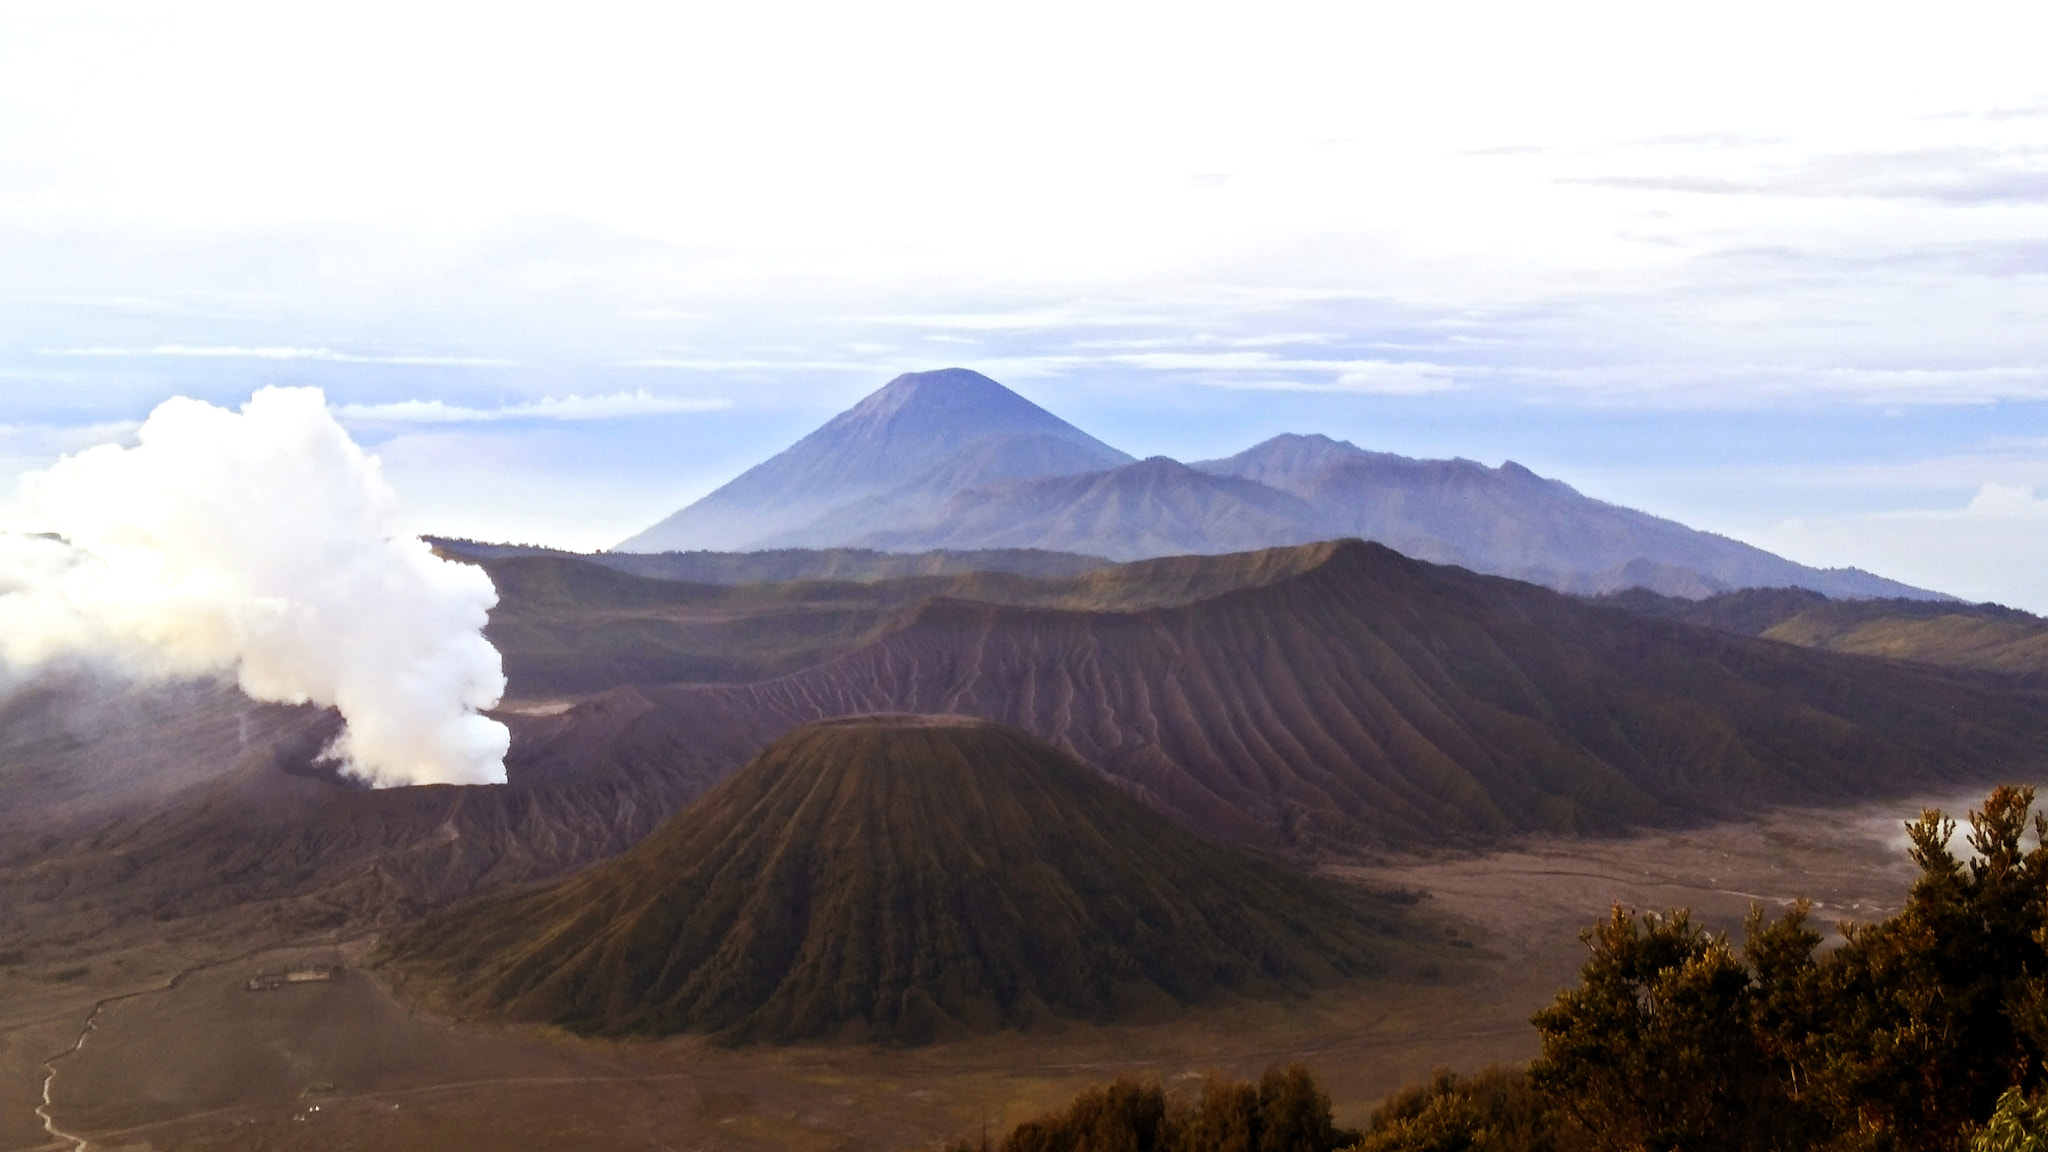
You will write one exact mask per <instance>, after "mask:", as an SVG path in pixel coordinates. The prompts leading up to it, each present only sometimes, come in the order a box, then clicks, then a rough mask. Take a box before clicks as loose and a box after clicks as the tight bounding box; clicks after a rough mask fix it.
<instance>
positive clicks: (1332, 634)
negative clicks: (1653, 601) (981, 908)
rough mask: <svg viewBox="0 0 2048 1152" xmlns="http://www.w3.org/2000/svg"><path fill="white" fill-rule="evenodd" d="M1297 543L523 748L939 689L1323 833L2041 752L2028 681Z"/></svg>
mask: <svg viewBox="0 0 2048 1152" xmlns="http://www.w3.org/2000/svg"><path fill="white" fill-rule="evenodd" d="M1312 547H1314V548H1315V549H1316V550H1315V551H1314V552H1312V553H1308V555H1310V556H1312V557H1313V558H1315V559H1316V560H1317V561H1318V562H1317V563H1314V564H1313V565H1312V566H1309V567H1307V568H1306V570H1303V571H1300V572H1298V573H1297V574H1295V575H1292V576H1288V577H1285V578H1281V579H1277V580H1274V581H1272V582H1271V583H1267V584H1263V585H1258V586H1253V587H1245V588H1241V589H1239V590H1237V591H1232V592H1227V593H1225V594H1223V595H1220V596H1216V597H1214V598H1211V599H1206V600H1201V601H1198V602H1195V603H1189V604H1182V605H1177V606H1172V607H1161V608H1151V609H1145V610H1142V611H1132V612H1086V611H1072V610H1060V609H1049V608H1032V607H1016V606H1005V605H992V604H986V603H968V602H962V601H957V600H941V601H936V602H933V603H931V604H929V605H927V606H925V607H924V608H923V609H922V610H921V611H920V612H919V614H918V615H917V616H916V618H915V619H914V620H913V621H912V622H911V623H910V624H908V625H907V626H906V627H904V628H902V629H901V630H899V631H896V632H894V633H892V634H891V635H889V636H887V637H885V638H883V639H880V640H878V641H877V642H876V643H874V644H871V645H869V646H868V647H865V648H863V649H861V650H859V651H857V652H853V653H851V654H848V655H846V656H843V657H840V658H838V659H835V660H832V661H830V662H828V663H825V664H821V665H819V666H817V667H813V668H809V669H805V670H803V671H801V672H797V673H795V674H792V675H790V676H786V677H782V678H780V679H775V680H770V681H765V682H761V683H757V684H747V685H730V686H715V687H709V686H707V687H681V686H676V687H665V688H643V689H636V690H633V691H632V692H629V693H622V694H618V695H616V696H610V695H608V696H602V697H599V698H597V699H595V700H593V701H591V702H590V703H589V704H587V705H584V706H582V707H579V708H576V709H572V710H570V711H569V712H566V713H564V714H562V715H559V716H554V717H548V718H543V719H536V720H535V721H533V722H531V723H530V724H529V725H528V726H527V727H526V728H525V730H524V731H523V732H522V737H521V740H520V742H519V746H518V750H517V754H516V763H515V771H516V772H518V773H519V774H520V775H521V776H522V777H523V778H526V779H530V780H568V779H573V778H576V777H578V776H582V775H584V774H588V773H597V774H608V773H615V774H618V775H622V776H626V777H633V778H646V779H652V778H656V777H668V776H672V775H674V774H675V773H678V772H683V773H686V774H689V775H692V776H696V777H700V778H702V777H715V776H717V775H719V774H720V773H722V772H723V771H728V770H730V767H731V766H735V765H737V764H740V763H743V762H744V761H745V760H746V759H747V758H749V757H750V756H752V755H753V754H754V753H755V752H757V751H758V750H759V749H760V748H762V747H764V746H765V745H766V744H767V743H768V742H769V741H770V740H772V739H773V738H774V737H775V736H777V735H779V734H780V733H782V732H783V731H786V730H788V729H789V728H791V727H793V726H795V725H797V724H801V723H805V722H809V721H812V720H817V719H822V718H826V717H831V716H838V715H849V714H856V713H862V712H882V711H911V712H928V713H959V714H964V715H973V716H980V717H985V718H988V719H992V720H997V721H1000V722H1002V723H1006V724H1011V725H1015V726H1016V727H1019V728H1022V729H1024V730H1026V731H1030V732H1033V733H1035V734H1037V735H1039V736H1041V737H1044V738H1046V739H1048V740H1051V741H1052V742H1053V743H1054V744H1056V745H1058V746H1059V747H1061V748H1063V749H1065V750H1066V751H1068V752H1071V753H1073V754H1074V755H1077V756H1079V757H1080V758H1082V759H1083V760H1086V761H1087V762H1089V763H1091V764H1094V765H1096V766H1097V767H1099V768H1101V769H1103V770H1104V771H1106V772H1108V773H1110V774H1111V775H1113V776H1117V777H1119V778H1122V779H1123V780H1125V781H1127V782H1128V783H1129V784H1131V785H1133V786H1135V787H1137V788H1138V789H1140V790H1141V791H1142V792H1143V793H1144V794H1145V795H1146V796H1147V797H1148V798H1149V799H1150V800H1151V801H1152V802H1153V803H1155V804H1156V805H1158V806H1159V807H1160V808H1161V809H1163V810H1165V811H1166V812H1168V813H1170V814H1172V815H1174V816H1175V817H1177V818H1178V819H1180V820H1182V821H1183V822H1184V823H1186V824H1188V825H1189V826H1191V827H1195V828H1199V829H1203V830H1206V831H1209V832H1211V833H1215V834H1219V835H1223V836H1226V837H1232V838H1237V839H1241V840H1246V841H1253V842H1284V843H1290V844H1293V845H1295V846H1298V847H1301V848H1306V849H1314V848H1316V847H1318V846H1335V845H1360V844H1417V843H1441V842H1445V841H1450V842H1476V841H1478V840H1483V839H1485V838H1488V837H1492V836H1497V835H1500V834H1504V833H1510V832H1515V831H1523V830H1534V829H1553V830H1558V831H1590V830H1597V829H1603V828H1614V827H1619V826H1622V825H1625V824H1628V823H1632V822H1638V821H1644V820H1652V819H1659V818H1668V817H1672V816H1679V815H1687V814H1698V813H1703V812H1709V813H1710V812H1718V811H1726V810H1731V809H1734V808H1737V807H1740V806H1743V805H1749V804H1755V803H1760V802H1765V801H1769V800H1774V799H1794V798H1799V799H1826V798H1838V797H1845V796H1850V795H1860V794H1865V793H1868V792H1869V791H1871V790H1883V789H1899V788H1904V787H1908V786H1911V785H1914V784H1918V783H1924V782H1927V781H1929V780H1936V779H1946V778H1952V777H1962V776H1971V775H1978V774H1983V773H1989V772H1993V771H2011V770H2014V769H2016V768H2018V767H2021V766H2028V767H2031V766H2032V765H2035V764H2038V763H2039V762H2040V760H2041V759H2042V757H2043V756H2044V754H2048V724H2044V723H2043V721H2044V720H2048V708H2044V705H2043V702H2042V701H2041V700H2040V699H2038V698H2036V697H2032V696H2024V695H2016V694H2013V693H2010V692H2004V691H2000V690H1998V689H1995V688H1992V687H1987V686H1983V685H1977V684H1971V683H1966V682H1960V681H1957V680H1953V679H1949V678H1946V677H1943V676H1941V675H1938V674H1934V673H1930V672H1924V671H1919V670H1913V669H1905V668H1900V667H1897V666H1892V665H1887V664H1885V663H1882V662H1878V661H1872V660H1865V659H1859V658H1852V657H1846V656H1838V655H1834V654H1829V653H1820V652H1808V651H1801V650H1799V649H1795V648H1790V647H1787V646H1785V645H1781V644H1772V643H1766V642H1761V641H1755V640H1749V639H1745V638H1741V637H1736V636H1731V635H1727V634H1724V633H1720V632H1716V631H1712V630H1708V629H1702V628H1695V627H1688V626H1684V625H1680V624H1675V623H1669V622H1665V621H1660V620H1652V619H1645V618H1642V617H1640V616H1637V615H1634V614H1631V613H1628V612H1623V611H1619V610H1615V609H1609V608H1602V607H1597V606H1593V605H1589V604H1586V603H1584V602H1582V601H1577V600H1573V599H1571V598H1569V597H1566V596H1563V595H1560V594H1557V593H1553V592H1549V591H1546V590H1544V589H1540V588H1536V587H1533V586H1531V585H1526V584H1520V583H1516V582H1513V581H1509V580H1504V579H1498V578H1491V577H1483V576H1476V575H1473V574H1471V573H1468V572H1465V571H1462V570H1459V569H1450V568H1439V567H1436V566H1433V565H1429V564H1425V563H1421V562H1419V561H1414V560H1409V559H1406V558H1404V557H1401V556H1399V555H1398V554H1396V553H1393V552H1391V551H1389V550H1387V549H1385V548H1381V547H1378V546H1376V545H1369V544H1362V543H1357V542H1351V543H1348V544H1343V545H1340V546H1327V545H1319V546H1312ZM1279 551H1283V552H1284V551H1286V550H1279ZM1248 555H1252V556H1269V557H1270V556H1271V555H1272V553H1267V554H1248ZM1217 562H1218V563H1223V564H1231V565H1238V564H1245V563H1247V562H1248V561H1247V560H1246V559H1245V557H1243V556H1238V557H1223V558H1220V559H1219V560H1218V561H1217ZM1266 562H1270V561H1266Z"/></svg>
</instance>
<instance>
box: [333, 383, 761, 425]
mask: <svg viewBox="0 0 2048 1152" xmlns="http://www.w3.org/2000/svg"><path fill="white" fill-rule="evenodd" d="M730 407H732V401H730V400H726V399H722V398H718V397H708V396H657V395H655V394H653V393H651V392H648V391H646V390H644V389H642V390H639V391H634V392H614V393H611V394H609V395H605V396H576V395H570V396H563V397H559V398H558V397H553V396H548V397H543V398H541V399H539V400H532V401H528V402H525V403H521V404H507V405H505V406H503V407H500V408H475V407H468V406H465V405H461V404H449V403H447V402H445V401H441V400H399V401H394V402H391V403H385V404H342V405H339V406H337V407H336V408H335V410H334V414H335V416H337V417H338V418H340V419H342V420H345V421H349V422H351V423H359V424H481V423H491V422H495V421H500V420H576V421H581V420H624V419H630V418H633V417H636V416H672V415H676V414H679V413H686V412H717V411H721V410H723V409H726V408H730Z"/></svg>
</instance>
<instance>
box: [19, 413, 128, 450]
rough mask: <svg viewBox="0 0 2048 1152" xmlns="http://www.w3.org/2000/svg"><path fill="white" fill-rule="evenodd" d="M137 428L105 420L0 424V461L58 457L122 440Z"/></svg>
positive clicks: (123, 421)
mask: <svg viewBox="0 0 2048 1152" xmlns="http://www.w3.org/2000/svg"><path fill="white" fill-rule="evenodd" d="M140 427H142V422H141V421H140V420H109V421H104V422H101V423H95V424H0V458H6V457H26V458H30V459H34V458H42V457H50V456H58V455H61V454H63V453H66V452H76V451H78V450H80V449H82V448H91V447H93V446H94V445H97V444H109V443H112V442H114V441H116V440H126V439H128V438H129V437H131V436H133V435H134V434H135V430H136V429H138V428H140Z"/></svg>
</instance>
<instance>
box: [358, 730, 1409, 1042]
mask: <svg viewBox="0 0 2048 1152" xmlns="http://www.w3.org/2000/svg"><path fill="white" fill-rule="evenodd" d="M1392 931H1393V921H1392V918H1391V916H1390V915H1388V914H1386V913H1384V912H1380V913H1375V912H1373V911H1371V910H1369V909H1366V908H1364V907H1363V906H1361V905H1360V904H1359V903H1358V902H1357V901H1356V900H1354V899H1350V898H1347V897H1345V896H1343V895H1341V894H1339V893H1338V892H1337V891H1336V890H1335V889H1334V888H1331V887H1329V886H1326V885H1325V884H1323V883H1322V882H1319V881H1315V880H1311V879H1308V878H1305V877H1301V876H1297V875H1295V874H1293V873H1290V872H1288V871H1286V870H1284V869H1282V868H1280V867H1278V866H1276V865H1273V864H1269V863H1267V862H1265V861H1263V860H1260V859H1257V858H1254V857H1251V856H1247V855H1244V854H1242V853H1239V852H1237V851H1235V850H1232V849H1229V848H1225V847H1222V846H1219V845H1216V844H1213V843H1210V842H1209V841H1206V840H1203V839H1201V838H1199V837H1197V836H1195V835H1193V834H1191V833H1188V832H1185V831H1183V830H1181V829H1180V828H1178V827H1176V826H1174V825H1172V824H1170V823H1168V822H1167V821H1166V820H1165V819H1164V818H1162V817H1160V816H1158V815H1156V814H1154V813H1153V812H1151V811H1150V810H1149V809H1147V808H1145V807H1144V806H1143V805H1141V804H1139V803H1138V802H1137V801H1135V800H1133V799H1131V798H1130V797H1128V796H1125V795H1124V794H1123V793H1121V792H1119V791H1118V790H1117V789H1115V788H1114V787H1113V786H1111V785H1110V784H1109V783H1107V782H1106V781H1105V780H1103V779H1102V778H1101V777H1100V776H1099V775H1097V774H1096V773H1095V772H1094V771H1092V770H1091V769H1089V768H1087V767H1086V766H1085V765H1083V764H1081V763H1079V762H1078V761H1076V760H1074V759H1072V758H1071V757H1069V756H1067V755H1065V754H1064V753H1061V752H1059V751H1057V750H1056V749H1054V748H1052V747H1050V746H1049V745H1047V744H1045V743H1043V742H1042V741H1039V740H1038V739H1036V738H1034V737H1032V736H1029V735H1027V734H1025V733H1023V732H1019V731H1017V730H1015V729H1011V728H1006V727H1002V726H999V725H993V724H986V723H980V722H974V721H962V720H959V719H957V718H920V717H903V716H892V717H871V718H862V719H857V720H842V721H834V722H826V723H821V724H813V725H809V726H806V727H803V728H800V729H797V730H796V731H794V732H792V733H790V734H789V735H787V736H785V737H783V738H782V739H780V740H778V741H776V742H775V743H774V744H772V745H770V746H769V747H768V748H767V749H766V750H765V751H763V752H762V753H761V754H760V755H759V756H758V757H756V758H755V759H754V761H753V762H752V763H750V764H749V765H748V766H747V767H745V768H743V769H741V770H740V771H739V772H738V773H737V774H735V775H734V776H733V777H731V778H730V779H728V780H727V781H726V782H724V783H723V784H721V785H720V786H719V787H718V788H717V789H715V790H714V791H712V792H711V793H710V794H709V795H707V796H705V797H704V798H703V799H702V800H701V801H699V802H698V803H697V804H695V805H692V806H691V807H690V808H688V809H687V810H685V811H684V812H682V813H680V814H679V815H677V816H676V817H674V818H673V819H671V820H670V821H669V822H668V823H667V824H665V825H663V826H662V827H661V828H659V829H657V830H656V831H655V832H654V833H653V834H652V835H651V836H649V837H648V838H647V840H646V841H644V842H643V843H641V844H640V845H639V846H638V847H636V848H634V849H633V850H632V851H630V852H628V853H626V854H625V855H624V856H622V857H620V858H618V859H617V860H614V861H612V862H610V863H607V864H604V865H601V866H599V867H597V868H594V869H591V870H589V871H587V872H584V873H582V874H579V875H577V876H574V877H571V878H570V879H568V880H566V881H563V882H561V883H559V884H556V885H553V886H551V887H549V888H546V889H542V890H539V891H528V892H524V893H515V894H510V895H505V896H499V897H492V898H487V899H484V900H481V901H477V902H473V903H470V904H468V905H464V906H461V907H458V908H455V909H453V910H451V911H450V912H448V913H445V914H443V915H442V916H440V917H438V918H436V919H434V920H431V921H429V922H427V923H426V924H424V925H421V926H420V927H418V928H416V929H414V930H412V931H411V932H409V933H407V934H406V935H404V936H402V937H401V938H399V939H398V940H397V941H395V942H394V944H393V946H392V947H391V949H390V950H389V955H390V956H391V957H392V958H394V959H395V960H397V961H398V963H399V964H400V966H401V968H402V969H404V970H407V971H410V972H412V973H415V974H418V975H420V976H423V977H425V979H426V980H427V982H428V983H429V984H430V985H431V986H436V987H438V988H439V989H440V990H441V992H442V993H443V994H445V996H446V997H447V998H448V1000H449V1001H450V1002H451V1004H452V1006H454V1007H456V1008H457V1009H458V1010H461V1011H467V1012H480V1013H486V1014H491V1015H502V1016H504V1017H506V1018H511V1019H522V1020H532V1021H544V1022H548V1023H553V1024H557V1025H561V1026H564V1027H567V1028H570V1029H573V1030H575V1031H579V1032H587V1033H597V1034H607V1035H621V1034H666V1033H672V1032H682V1031H702V1032H710V1033H714V1034H716V1035H718V1036H719V1037H721V1038H723V1039H726V1040H730V1041H735V1042H740V1041H749V1040H767V1041H775V1042H787V1041H793V1040H799V1039H814V1038H815V1039H859V1040H878V1041H885V1042H901V1043H917V1042H922V1041H924V1040H928V1039H932V1038H934V1037H937V1036H942V1035H948V1034H957V1033H959V1032H962V1031H971V1032H979V1031H988V1030H994V1029H998V1028H1002V1027H1009V1026H1029V1025H1032V1024H1034V1023H1040V1022H1043V1021H1044V1020H1045V1019H1046V1018H1047V1017H1048V1016H1065V1017H1072V1018H1080V1019H1087V1020H1107V1019H1111V1018H1114V1017H1117V1016H1119V1015H1123V1014H1126V1013H1129V1012H1132V1011H1156V1010H1158V1009H1159V1008H1161V1007H1164V1006H1168V1005H1173V1004H1188V1003H1195V1002H1199V1001H1202V1000H1205V999H1209V998H1212V997H1214V996H1215V995H1217V994H1219V993H1226V992H1237V993H1246V994H1252V995H1262V994H1263V995H1271V994H1276V993H1285V992H1289V991H1298V990H1305V989H1307V988H1310V987H1312V986H1315V985H1318V984H1323V983H1328V982H1331V981H1334V980H1338V979H1341V978H1344V977H1346V976H1350V975H1354V974H1359V973H1363V972H1368V971H1371V970H1372V969H1374V968H1375V967H1376V964H1375V957H1376V956H1378V955H1379V954H1381V953H1382V952H1383V951H1384V949H1385V941H1386V940H1387V938H1388V936H1389V934H1390V933H1391V932H1392Z"/></svg>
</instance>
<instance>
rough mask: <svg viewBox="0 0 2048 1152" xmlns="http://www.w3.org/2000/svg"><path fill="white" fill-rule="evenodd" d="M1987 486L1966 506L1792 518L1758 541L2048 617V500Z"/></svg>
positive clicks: (2032, 492)
mask: <svg viewBox="0 0 2048 1152" xmlns="http://www.w3.org/2000/svg"><path fill="white" fill-rule="evenodd" d="M2040 491H2041V490H2040V489H2037V488H2034V487H2028V486H2021V485H2006V484H1996V483H1991V484H1984V485H1981V486H1980V487H1979V488H1978V489H1977V491H1976V493H1975V495H1973V496H1972V497H1971V498H1970V500H1969V502H1968V503H1967V504H1965V505H1963V506H1962V507H1961V508H1945V509H1931V510H1913V511H1895V512H1879V513H1873V514H1869V515H1864V516H1844V517H1833V518H1809V519H1796V520H1788V521H1785V522H1784V523H1782V524H1779V525H1778V526H1777V527H1775V528H1774V529H1771V530H1769V531H1768V532H1766V533H1764V534H1763V538H1762V539H1759V540H1758V541H1756V542H1757V543H1759V544H1761V545H1762V546H1764V547H1766V548H1769V549H1771V550H1772V551H1775V552H1779V553H1781V554H1783V555H1787V556H1791V557H1793V558H1795V559H1799V560H1803V561H1805V562H1807V563H1820V564H1827V565H1840V564H1853V565H1855V566H1857V567H1859V568H1865V569H1869V570H1871V571H1875V572H1882V573H1884V574H1885V575H1887V576H1890V577H1893V578H1895V579H1900V580H1904V581H1906V582H1908V583H1911V584H1918V585H1920V586H1922V587H1927V588H1934V589H1937V590H1940V591H1943V592H1949V593H1953V594H1955V595H1958V596H1962V597H1964V598H1966V599H1970V600H1996V601H1999V602H2000V603H2003V604H2006V605H2008V606H2010V607H2015V608H2024V609H2026V610H2028V611H2030V612H2037V613H2048V583H2044V581H2043V580H2042V573H2044V572H2048V494H2041V495H2037V493H2038V492H2040Z"/></svg>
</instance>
